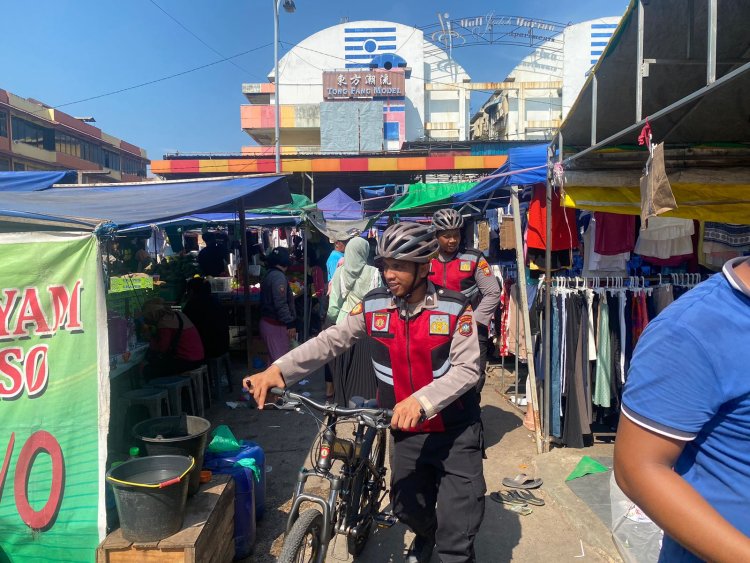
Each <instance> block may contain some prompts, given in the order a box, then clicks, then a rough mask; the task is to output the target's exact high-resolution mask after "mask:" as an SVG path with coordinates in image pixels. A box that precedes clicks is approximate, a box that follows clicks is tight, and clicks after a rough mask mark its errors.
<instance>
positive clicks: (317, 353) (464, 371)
mask: <svg viewBox="0 0 750 563" xmlns="http://www.w3.org/2000/svg"><path fill="white" fill-rule="evenodd" d="M439 299H440V295H439V293H438V292H437V291H436V289H435V286H434V285H433V284H432V283H431V282H428V287H427V295H425V298H424V299H423V300H422V301H421V302H419V303H415V304H410V305H409V307H408V310H409V317H410V318H411V317H414V316H416V315H418V314H419V313H420V312H421V311H422V310H425V309H427V310H429V309H434V308H435V307H436V306H437V301H438V300H439ZM396 307H397V303H396V301H395V300H392V301H391V304H390V305H389V306H388V307H387V308H388V309H395V308H396ZM352 312H353V313H355V312H356V314H352V313H350V314H349V315H347V316H346V318H345V319H344V320H343V321H342V322H341V323H340V324H337V325H334V326H332V327H330V328H328V329H326V330H324V331H323V332H321V333H320V334H318V336H316V337H315V338H312V339H310V340H308V341H307V342H305V343H304V344H302V345H300V346H298V347H297V348H295V349H294V350H292V351H291V352H289V353H288V354H286V355H284V356H282V357H281V358H279V359H278V360H276V361H275V362H274V364H275V365H277V366H278V367H279V369H281V374H282V375H283V376H284V380H285V381H286V384H287V385H292V384H294V383H296V382H297V381H299V380H300V379H302V378H303V377H305V376H306V375H308V374H309V373H311V372H313V371H315V370H316V369H318V368H320V367H322V366H324V365H325V364H327V363H328V362H329V361H330V360H332V359H333V358H334V357H335V356H338V355H339V354H341V353H343V352H344V351H345V350H347V349H348V348H349V347H350V346H351V345H352V344H354V342H356V341H357V340H359V339H360V338H366V337H367V330H366V327H365V314H364V312H363V311H362V307H355V308H354V309H353V310H352ZM402 315H403V313H402ZM464 315H468V316H470V317H471V325H472V332H471V334H469V335H466V336H464V335H463V334H460V333H459V330H458V327H459V324H460V323H456V330H454V332H453V336H452V338H451V348H450V362H451V367H450V368H449V369H448V371H447V372H446V374H445V375H444V376H442V377H441V378H439V379H435V380H433V381H432V383H430V384H428V385H426V386H424V387H422V388H421V389H419V390H418V391H416V392H414V393H413V395H412V396H413V397H414V398H416V399H417V400H418V401H419V403H420V404H421V405H422V408H423V409H424V411H425V415H426V416H427V418H431V417H433V416H435V415H436V414H437V413H438V412H440V411H441V410H442V409H444V408H445V407H447V406H448V405H449V404H451V403H452V402H453V401H455V400H456V399H458V398H459V397H461V396H462V395H463V394H464V393H466V392H467V391H468V390H469V389H471V388H472V387H475V386H476V383H477V381H479V341H478V340H477V337H476V330H477V327H476V321H475V320H474V315H473V313H472V311H470V310H467V311H466V312H465V313H464Z"/></svg>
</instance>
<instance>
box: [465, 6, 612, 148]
mask: <svg viewBox="0 0 750 563" xmlns="http://www.w3.org/2000/svg"><path fill="white" fill-rule="evenodd" d="M619 21H620V18H619V17H608V18H599V19H596V20H590V21H586V22H583V23H578V24H574V25H570V26H568V27H567V28H566V29H565V31H564V32H563V33H561V34H560V35H558V36H556V37H555V38H554V39H553V40H551V41H548V42H546V43H545V44H544V45H542V46H541V47H539V48H538V49H536V50H535V51H534V52H533V53H531V54H530V55H529V56H527V57H524V58H523V59H522V60H521V62H520V63H518V65H517V66H516V67H515V68H514V69H513V71H511V73H510V74H509V75H508V77H507V78H506V79H505V81H504V82H502V83H501V84H498V85H496V86H497V89H496V90H495V92H494V93H493V94H492V95H491V96H490V98H489V99H488V100H487V101H486V102H485V103H484V104H483V105H482V107H481V108H480V110H479V111H478V112H477V113H476V114H474V116H473V117H472V119H471V138H472V139H477V140H479V139H481V140H534V139H539V140H545V139H550V138H551V137H552V135H554V133H555V132H556V131H557V129H558V127H559V126H560V124H561V123H562V121H563V120H564V119H565V116H566V115H567V113H568V111H569V110H570V108H571V107H572V105H573V103H574V102H575V100H576V98H577V97H578V93H579V92H580V90H581V88H582V87H583V84H584V82H585V81H586V77H587V76H588V73H589V72H590V71H591V69H592V68H593V67H594V65H596V63H597V61H598V60H599V56H600V55H601V54H602V52H603V51H604V48H605V47H606V45H607V42H608V41H609V39H610V38H611V37H612V35H613V34H614V32H615V29H616V28H617V25H618V22H619Z"/></svg>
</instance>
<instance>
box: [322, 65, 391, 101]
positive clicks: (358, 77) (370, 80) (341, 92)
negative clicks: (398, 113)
mask: <svg viewBox="0 0 750 563" xmlns="http://www.w3.org/2000/svg"><path fill="white" fill-rule="evenodd" d="M404 90H405V80H404V71H403V70H402V69H399V70H380V69H377V70H356V71H325V72H323V99H324V100H363V99H372V98H402V97H404V96H405V92H404Z"/></svg>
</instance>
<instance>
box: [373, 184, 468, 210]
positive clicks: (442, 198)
mask: <svg viewBox="0 0 750 563" xmlns="http://www.w3.org/2000/svg"><path fill="white" fill-rule="evenodd" d="M476 185H477V182H458V183H455V184H411V185H410V186H409V191H408V192H407V193H406V194H405V195H404V196H403V197H402V198H400V199H399V200H397V201H396V202H395V203H394V204H393V205H391V206H390V207H389V208H388V212H392V211H406V210H410V209H415V208H417V207H430V206H434V205H439V204H440V203H442V202H449V201H450V200H451V197H452V196H453V195H455V194H460V193H463V192H465V191H467V190H470V189H471V188H473V187H474V186H476Z"/></svg>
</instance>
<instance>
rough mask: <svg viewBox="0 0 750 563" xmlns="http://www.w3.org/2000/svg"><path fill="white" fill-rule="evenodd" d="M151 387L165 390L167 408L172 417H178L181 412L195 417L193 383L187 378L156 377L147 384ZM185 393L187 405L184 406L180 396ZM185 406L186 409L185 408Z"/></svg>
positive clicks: (177, 376)
mask: <svg viewBox="0 0 750 563" xmlns="http://www.w3.org/2000/svg"><path fill="white" fill-rule="evenodd" d="M148 384H149V385H152V386H153V387H158V388H160V389H165V390H166V391H167V394H168V395H169V408H170V409H171V411H172V415H174V416H178V415H181V414H182V413H183V412H186V413H188V414H191V415H193V416H195V411H196V408H195V396H194V395H193V383H192V379H191V378H189V377H182V376H181V375H170V376H167V377H157V378H155V379H152V380H151V381H149V382H148ZM186 392H187V395H188V404H187V405H184V404H183V401H182V396H183V394H184V393H186ZM185 406H187V409H186V408H185Z"/></svg>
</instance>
